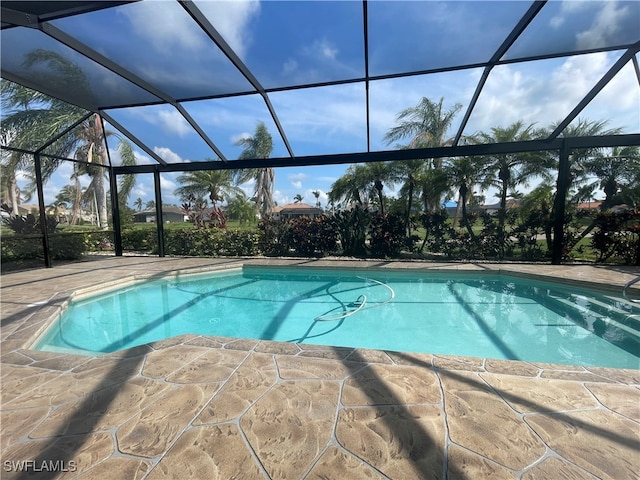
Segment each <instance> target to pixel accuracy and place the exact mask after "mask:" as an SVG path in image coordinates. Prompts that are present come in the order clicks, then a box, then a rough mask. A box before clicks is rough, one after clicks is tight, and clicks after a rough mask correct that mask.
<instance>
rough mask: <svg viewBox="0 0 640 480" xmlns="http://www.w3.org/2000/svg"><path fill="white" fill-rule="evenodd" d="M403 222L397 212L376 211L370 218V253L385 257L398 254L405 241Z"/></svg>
mask: <svg viewBox="0 0 640 480" xmlns="http://www.w3.org/2000/svg"><path fill="white" fill-rule="evenodd" d="M404 233H405V232H404V222H403V220H402V217H401V216H400V215H397V214H389V215H383V214H381V213H376V214H375V215H373V217H372V218H371V231H370V234H369V235H370V246H371V255H373V256H374V257H380V258H387V257H397V256H399V255H400V251H401V250H402V246H403V245H404V243H405V234H404Z"/></svg>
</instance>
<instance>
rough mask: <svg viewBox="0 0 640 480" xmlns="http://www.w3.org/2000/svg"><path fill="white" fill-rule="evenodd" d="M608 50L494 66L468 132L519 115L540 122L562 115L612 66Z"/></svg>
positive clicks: (541, 124)
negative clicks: (563, 58)
mask: <svg viewBox="0 0 640 480" xmlns="http://www.w3.org/2000/svg"><path fill="white" fill-rule="evenodd" d="M609 55H610V54H608V53H605V52H603V53H595V54H590V55H579V56H575V57H569V58H567V59H565V60H544V61H539V62H530V64H515V65H503V66H499V67H496V68H494V69H493V71H492V72H491V75H490V76H489V79H488V81H487V83H486V85H485V87H484V89H483V91H482V93H481V95H480V98H479V101H478V103H477V105H476V108H475V109H474V112H473V114H472V115H471V118H470V121H469V124H468V126H467V129H466V130H465V133H466V134H470V133H474V132H476V131H479V130H484V131H487V130H488V129H489V128H491V127H496V126H503V127H505V126H507V125H509V124H511V123H513V122H516V121H518V120H523V121H524V122H525V123H526V124H529V123H535V124H536V126H538V127H547V126H549V124H551V123H553V122H557V121H559V120H562V119H563V118H564V117H566V115H568V114H569V113H570V112H571V110H573V108H575V106H576V105H577V104H578V103H579V102H580V101H581V100H582V98H583V97H584V95H585V94H586V93H588V92H589V90H591V88H593V86H594V85H595V84H596V83H597V81H598V80H600V78H601V77H602V75H604V73H605V72H606V71H607V70H608V69H609V67H610V65H611V63H612V58H611V57H610V56H609ZM607 117H608V115H606V114H605V115H604V117H603V118H607Z"/></svg>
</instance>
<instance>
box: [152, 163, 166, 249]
mask: <svg viewBox="0 0 640 480" xmlns="http://www.w3.org/2000/svg"><path fill="white" fill-rule="evenodd" d="M153 185H154V187H155V193H156V229H157V231H158V256H160V257H164V224H163V219H162V193H161V191H160V170H159V169H158V168H156V169H154V171H153Z"/></svg>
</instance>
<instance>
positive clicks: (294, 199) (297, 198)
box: [293, 193, 302, 203]
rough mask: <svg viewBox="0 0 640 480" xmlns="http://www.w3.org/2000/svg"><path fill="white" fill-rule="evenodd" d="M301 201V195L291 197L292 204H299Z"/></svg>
mask: <svg viewBox="0 0 640 480" xmlns="http://www.w3.org/2000/svg"><path fill="white" fill-rule="evenodd" d="M301 201H302V195H300V194H299V193H296V196H295V197H293V203H300V202H301Z"/></svg>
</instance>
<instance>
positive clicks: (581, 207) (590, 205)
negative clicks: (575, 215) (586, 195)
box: [577, 200, 602, 210]
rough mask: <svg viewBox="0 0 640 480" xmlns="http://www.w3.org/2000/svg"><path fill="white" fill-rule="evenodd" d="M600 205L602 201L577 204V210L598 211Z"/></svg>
mask: <svg viewBox="0 0 640 480" xmlns="http://www.w3.org/2000/svg"><path fill="white" fill-rule="evenodd" d="M601 205H602V200H594V201H593V202H582V203H579V204H578V206H577V208H578V210H600V206H601Z"/></svg>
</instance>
